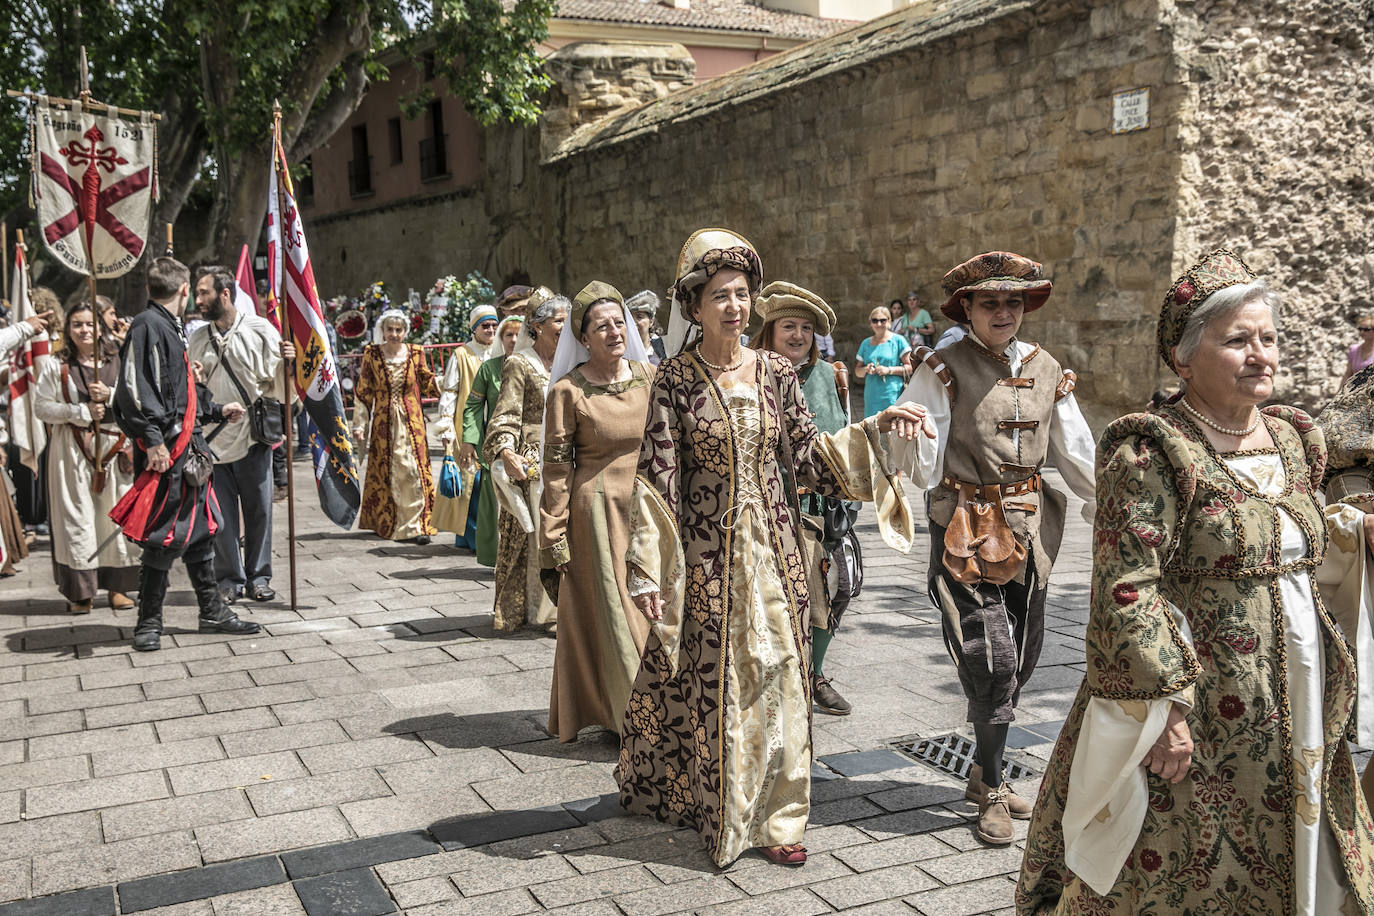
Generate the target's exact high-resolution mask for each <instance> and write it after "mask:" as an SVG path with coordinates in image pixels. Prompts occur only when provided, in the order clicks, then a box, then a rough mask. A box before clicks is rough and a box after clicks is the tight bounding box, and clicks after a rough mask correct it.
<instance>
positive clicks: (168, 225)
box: [166, 223, 172, 258]
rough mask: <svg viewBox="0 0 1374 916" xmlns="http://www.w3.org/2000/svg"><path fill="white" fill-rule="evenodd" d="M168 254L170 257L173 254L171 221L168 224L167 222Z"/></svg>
mask: <svg viewBox="0 0 1374 916" xmlns="http://www.w3.org/2000/svg"><path fill="white" fill-rule="evenodd" d="M166 255H167V257H169V258H170V257H171V256H172V224H171V223H168V224H167V252H166Z"/></svg>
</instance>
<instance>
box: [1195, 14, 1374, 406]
mask: <svg viewBox="0 0 1374 916" xmlns="http://www.w3.org/2000/svg"><path fill="white" fill-rule="evenodd" d="M1170 16H1171V19H1172V20H1173V22H1174V23H1175V28H1176V29H1177V32H1178V36H1179V41H1178V44H1179V48H1180V54H1179V59H1180V65H1181V66H1182V67H1186V68H1187V70H1188V71H1189V84H1188V93H1187V95H1186V97H1185V98H1184V100H1183V104H1184V109H1185V114H1184V118H1183V120H1184V125H1185V126H1184V128H1183V130H1182V132H1181V133H1180V139H1181V140H1182V146H1183V150H1182V151H1183V159H1182V161H1183V181H1182V182H1181V186H1180V189H1179V227H1178V237H1177V241H1176V250H1175V261H1174V263H1175V267H1176V268H1177V269H1178V270H1179V271H1180V272H1181V271H1182V270H1183V269H1184V268H1185V267H1186V266H1187V262H1188V261H1189V260H1191V259H1192V258H1194V257H1195V256H1196V255H1197V253H1198V252H1202V251H1206V250H1208V249H1211V248H1214V247H1218V246H1222V245H1225V246H1228V247H1231V248H1233V249H1234V250H1235V251H1237V252H1239V253H1241V255H1242V256H1243V257H1244V258H1245V260H1246V262H1247V263H1249V264H1250V266H1251V267H1252V268H1254V269H1255V270H1256V271H1258V272H1259V273H1261V274H1262V275H1263V276H1265V277H1266V278H1267V279H1268V280H1269V281H1270V282H1271V285H1273V286H1274V288H1276V289H1278V290H1279V291H1281V292H1282V293H1283V296H1284V300H1285V317H1284V327H1283V328H1282V332H1281V335H1280V340H1281V346H1282V352H1283V369H1282V373H1281V376H1280V379H1279V386H1278V392H1277V397H1278V398H1279V399H1281V400H1286V401H1292V402H1294V403H1298V404H1302V405H1303V406H1306V407H1309V408H1310V407H1316V406H1319V405H1320V403H1321V402H1322V400H1323V399H1324V398H1325V397H1326V396H1327V395H1329V394H1330V393H1331V392H1333V391H1334V390H1335V386H1336V383H1337V382H1338V381H1339V379H1340V376H1341V373H1342V372H1343V371H1344V369H1345V350H1346V347H1348V346H1349V345H1350V344H1351V343H1353V342H1354V341H1355V340H1357V339H1358V335H1357V334H1356V332H1355V330H1354V322H1355V320H1356V318H1357V316H1358V314H1359V313H1360V312H1362V311H1367V310H1369V309H1371V308H1374V3H1371V2H1369V0H1358V2H1351V0H1195V2H1191V3H1186V2H1179V3H1178V4H1177V6H1176V8H1174V9H1172V10H1171V11H1170Z"/></svg>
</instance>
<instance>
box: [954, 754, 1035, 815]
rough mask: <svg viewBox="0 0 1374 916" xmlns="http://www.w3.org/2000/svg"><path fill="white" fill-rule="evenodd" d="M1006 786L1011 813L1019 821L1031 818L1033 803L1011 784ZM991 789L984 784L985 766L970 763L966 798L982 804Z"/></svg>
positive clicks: (1008, 807)
mask: <svg viewBox="0 0 1374 916" xmlns="http://www.w3.org/2000/svg"><path fill="white" fill-rule="evenodd" d="M1006 788H1007V793H1008V794H1007V810H1008V811H1009V812H1010V813H1011V816H1012V817H1014V818H1016V819H1017V820H1018V821H1028V820H1030V816H1031V810H1032V808H1033V806H1032V805H1031V803H1030V802H1028V801H1026V800H1025V799H1024V798H1022V797H1021V796H1019V795H1017V794H1016V793H1015V792H1013V791H1012V788H1011V786H1007V787H1006ZM989 791H990V790H989V789H988V787H987V786H985V785H983V768H982V767H981V766H979V765H978V764H976V763H975V764H972V765H970V766H969V770H968V788H967V789H965V790H964V798H967V799H968V800H969V801H973V802H977V803H978V804H979V805H982V803H983V796H985V795H987V794H988V792H989Z"/></svg>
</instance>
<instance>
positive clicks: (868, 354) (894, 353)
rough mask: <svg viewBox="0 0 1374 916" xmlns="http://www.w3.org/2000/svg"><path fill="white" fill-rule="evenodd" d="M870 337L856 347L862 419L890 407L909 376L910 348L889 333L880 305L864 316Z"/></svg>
mask: <svg viewBox="0 0 1374 916" xmlns="http://www.w3.org/2000/svg"><path fill="white" fill-rule="evenodd" d="M868 322H869V324H870V325H871V326H872V328H873V336H872V337H869V338H868V339H866V340H865V341H864V342H863V343H861V344H859V358H858V363H857V365H856V366H855V371H854V374H855V375H857V376H858V377H859V378H861V379H863V380H864V416H865V417H871V416H874V415H876V414H879V413H882V412H883V411H884V410H886V409H887V408H889V407H891V406H892V405H893V404H896V403H897V398H899V397H900V396H901V394H902V389H903V388H905V387H906V380H907V379H908V378H909V377H910V376H911V345H910V344H908V343H907V342H906V340H905V339H904V338H903V337H902V336H901V335H900V334H894V333H893V332H892V328H891V325H892V313H891V312H889V311H888V310H887V306H885V305H880V306H878V307H877V308H875V309H874V310H873V311H871V312H869V313H868Z"/></svg>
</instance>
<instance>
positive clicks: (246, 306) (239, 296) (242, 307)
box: [234, 244, 281, 332]
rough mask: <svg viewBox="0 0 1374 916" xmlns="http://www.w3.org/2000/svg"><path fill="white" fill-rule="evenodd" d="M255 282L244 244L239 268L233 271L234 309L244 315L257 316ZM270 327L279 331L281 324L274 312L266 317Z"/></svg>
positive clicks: (251, 264) (250, 261) (246, 247)
mask: <svg viewBox="0 0 1374 916" xmlns="http://www.w3.org/2000/svg"><path fill="white" fill-rule="evenodd" d="M256 287H257V281H256V280H254V279H253V261H252V258H251V257H249V254H248V245H247V244H244V246H243V250H242V251H240V252H239V266H238V269H237V270H235V271H234V308H236V309H238V310H239V311H240V312H242V313H243V314H244V315H256V314H258V296H257V288H256ZM264 317H266V318H267V320H268V321H270V322H272V326H273V327H274V328H276V329H277V331H279V332H280V331H281V324H280V323H278V321H277V315H276V310H275V309H274V310H272V311H269V312H268V313H267V315H266V316H264Z"/></svg>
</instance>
